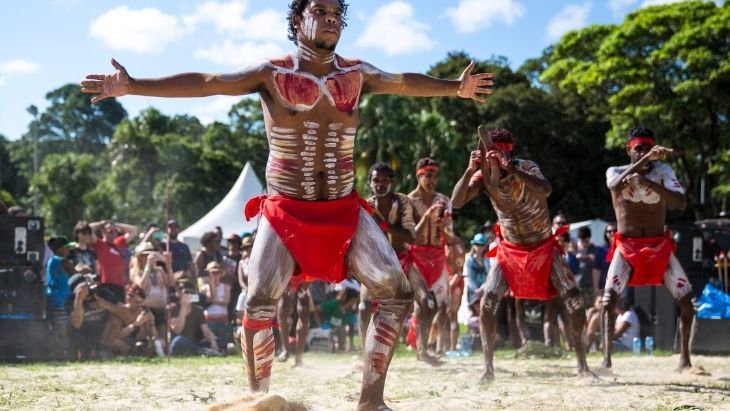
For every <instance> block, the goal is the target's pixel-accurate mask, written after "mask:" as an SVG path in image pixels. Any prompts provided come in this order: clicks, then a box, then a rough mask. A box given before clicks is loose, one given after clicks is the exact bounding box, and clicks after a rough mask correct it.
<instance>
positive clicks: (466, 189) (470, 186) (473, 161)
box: [451, 150, 484, 208]
mask: <svg viewBox="0 0 730 411" xmlns="http://www.w3.org/2000/svg"><path fill="white" fill-rule="evenodd" d="M483 164H484V158H483V156H482V151H481V150H474V151H472V152H471V156H470V157H469V166H468V167H467V168H466V170H464V175H462V176H461V178H460V179H459V181H457V182H456V185H455V186H454V190H453V192H452V193H451V205H452V206H453V207H454V208H461V207H463V206H465V205H466V204H467V203H469V202H470V201H471V200H473V199H474V197H476V196H477V195H478V194H479V190H480V189H481V187H482V184H479V181H478V180H480V179H483V178H484V174H483V173H484V170H482V175H481V176H478V177H479V178H476V179H474V180H475V181H472V178H473V177H474V175H475V174H476V173H477V172H478V171H479V170H480V168H483V167H482V165H483Z"/></svg>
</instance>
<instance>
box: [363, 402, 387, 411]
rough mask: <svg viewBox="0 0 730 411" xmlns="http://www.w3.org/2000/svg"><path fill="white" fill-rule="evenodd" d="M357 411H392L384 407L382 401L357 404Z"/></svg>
mask: <svg viewBox="0 0 730 411" xmlns="http://www.w3.org/2000/svg"><path fill="white" fill-rule="evenodd" d="M356 410H357V411H393V409H392V408H390V407H388V406H387V405H385V402H384V401H383V400H380V401H368V402H361V403H359V404H357V408H356Z"/></svg>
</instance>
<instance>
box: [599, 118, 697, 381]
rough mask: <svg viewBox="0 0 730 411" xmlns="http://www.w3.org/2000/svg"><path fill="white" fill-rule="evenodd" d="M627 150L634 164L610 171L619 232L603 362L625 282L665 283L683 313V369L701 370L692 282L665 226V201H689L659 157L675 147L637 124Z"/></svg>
mask: <svg viewBox="0 0 730 411" xmlns="http://www.w3.org/2000/svg"><path fill="white" fill-rule="evenodd" d="M626 152H627V154H628V155H629V158H630V159H631V164H629V165H625V166H619V167H611V168H609V169H608V170H607V171H606V183H607V185H608V188H609V189H610V190H611V200H612V201H613V208H614V210H615V212H616V221H617V223H618V226H617V228H618V231H616V233H615V234H614V237H613V241H612V244H611V249H610V250H609V258H611V265H610V266H609V268H608V275H607V276H606V287H605V291H604V294H603V309H602V310H601V326H602V332H603V341H604V344H603V348H604V349H603V365H604V366H605V367H611V349H612V346H611V345H612V344H611V342H612V338H611V335H612V333H613V328H614V322H615V321H616V317H615V316H614V315H613V313H614V309H615V308H616V303H617V302H618V296H619V295H620V294H621V292H622V291H623V290H624V288H625V287H626V285H629V286H643V285H653V286H659V285H662V284H664V286H666V287H667V289H669V292H671V294H672V296H674V298H675V299H676V300H677V303H678V304H679V309H680V313H681V321H680V323H679V333H680V355H679V370H680V371H683V370H691V371H692V372H696V373H703V372H704V371H703V370H701V369H699V368H697V369H693V368H692V364H691V363H690V359H689V334H690V330H691V328H692V321H693V319H694V314H695V309H694V304H693V301H692V299H693V298H692V285H691V284H690V283H689V279H687V274H685V272H684V270H683V269H682V266H681V265H680V264H679V260H678V259H677V257H676V256H675V255H674V250H675V249H676V245H675V244H674V241H673V240H672V237H671V233H670V232H669V230H667V229H666V228H665V226H664V224H665V221H666V208H667V206H672V207H674V208H678V209H684V207H685V206H686V205H687V200H686V198H685V196H684V188H682V185H681V184H680V183H679V181H677V177H676V175H675V174H674V170H672V167H671V166H669V165H668V164H665V163H662V162H660V161H658V160H659V159H661V158H663V157H665V156H666V155H668V154H671V153H672V150H671V149H669V148H666V147H662V146H659V145H656V141H655V140H654V132H653V131H652V130H650V129H648V128H643V127H636V128H634V129H633V130H631V132H630V134H629V140H628V143H627V144H626Z"/></svg>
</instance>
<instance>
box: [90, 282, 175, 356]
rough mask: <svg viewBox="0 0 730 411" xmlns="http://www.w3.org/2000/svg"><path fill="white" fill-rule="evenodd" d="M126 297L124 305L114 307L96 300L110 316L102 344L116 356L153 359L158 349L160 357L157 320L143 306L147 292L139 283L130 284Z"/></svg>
mask: <svg viewBox="0 0 730 411" xmlns="http://www.w3.org/2000/svg"><path fill="white" fill-rule="evenodd" d="M125 298H126V303H125V304H124V305H117V304H112V303H110V302H108V301H106V300H104V299H102V298H97V299H96V301H97V302H98V303H99V305H100V306H101V307H102V308H104V309H105V310H108V311H109V313H110V314H111V316H110V317H109V320H108V325H107V327H108V330H107V332H106V333H104V338H103V339H102V343H103V344H104V345H105V346H106V347H109V348H111V349H112V351H114V352H115V353H116V354H122V355H134V354H141V355H150V356H151V355H152V354H153V353H154V352H155V350H156V351H157V354H158V355H161V354H163V352H162V346H161V345H160V344H159V342H157V331H156V330H155V327H154V321H155V317H154V315H153V314H152V312H151V311H150V310H149V309H148V308H146V307H144V306H143V305H142V304H143V303H144V300H145V293H144V290H143V289H142V288H141V287H139V286H138V285H136V284H129V285H128V286H127V287H126V289H125Z"/></svg>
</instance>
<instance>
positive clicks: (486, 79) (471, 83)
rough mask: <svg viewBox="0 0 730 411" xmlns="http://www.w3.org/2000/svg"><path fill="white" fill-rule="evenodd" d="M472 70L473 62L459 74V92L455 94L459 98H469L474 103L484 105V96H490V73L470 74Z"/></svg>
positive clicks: (491, 82)
mask: <svg viewBox="0 0 730 411" xmlns="http://www.w3.org/2000/svg"><path fill="white" fill-rule="evenodd" d="M472 70H474V60H472V61H471V62H470V63H469V66H467V67H466V69H464V72H463V73H461V77H459V81H460V82H461V84H460V85H459V91H457V92H456V94H457V95H458V96H459V97H461V98H470V99H472V100H474V101H478V102H480V103H484V102H485V101H487V100H486V97H485V96H486V95H489V94H492V85H493V84H494V82H493V81H492V73H480V74H471V72H472Z"/></svg>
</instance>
